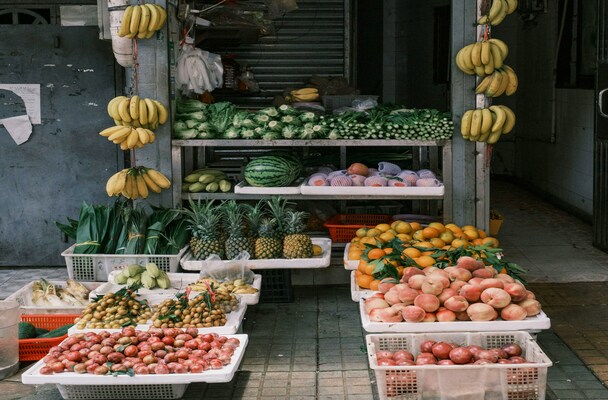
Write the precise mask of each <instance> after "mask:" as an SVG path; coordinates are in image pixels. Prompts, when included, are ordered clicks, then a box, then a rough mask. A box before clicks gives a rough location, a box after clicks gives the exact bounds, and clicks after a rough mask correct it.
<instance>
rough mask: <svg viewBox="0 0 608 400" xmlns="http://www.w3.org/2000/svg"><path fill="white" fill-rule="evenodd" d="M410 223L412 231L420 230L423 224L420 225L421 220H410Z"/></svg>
mask: <svg viewBox="0 0 608 400" xmlns="http://www.w3.org/2000/svg"><path fill="white" fill-rule="evenodd" d="M408 223H409V224H410V226H411V227H412V232H416V231H419V230H420V229H422V225H420V222H408Z"/></svg>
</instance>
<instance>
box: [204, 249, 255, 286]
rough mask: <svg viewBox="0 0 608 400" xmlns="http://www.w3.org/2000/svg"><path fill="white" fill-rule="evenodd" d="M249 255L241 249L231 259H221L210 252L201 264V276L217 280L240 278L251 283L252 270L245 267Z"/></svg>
mask: <svg viewBox="0 0 608 400" xmlns="http://www.w3.org/2000/svg"><path fill="white" fill-rule="evenodd" d="M250 257H251V256H250V255H249V253H248V252H246V251H242V252H240V253H239V255H238V256H236V258H235V259H233V260H222V259H221V258H219V257H218V256H217V255H216V254H211V255H210V256H209V257H207V259H206V260H205V261H204V262H203V265H202V266H201V272H200V277H201V278H213V279H215V280H216V281H218V282H224V281H234V280H236V279H241V280H242V281H243V282H244V283H247V284H252V283H253V275H254V274H253V271H251V270H250V269H249V267H247V260H249V258H250Z"/></svg>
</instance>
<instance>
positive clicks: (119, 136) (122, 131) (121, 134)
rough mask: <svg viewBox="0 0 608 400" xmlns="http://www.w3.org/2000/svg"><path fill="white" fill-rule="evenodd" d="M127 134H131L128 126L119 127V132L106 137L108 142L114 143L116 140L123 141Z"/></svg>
mask: <svg viewBox="0 0 608 400" xmlns="http://www.w3.org/2000/svg"><path fill="white" fill-rule="evenodd" d="M129 133H131V127H130V126H121V127H120V130H118V131H117V132H114V133H113V134H111V135H110V136H108V140H110V141H114V140H118V139H123V140H124V139H126V137H127V136H128V135H129Z"/></svg>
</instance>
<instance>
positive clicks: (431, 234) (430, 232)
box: [422, 226, 440, 239]
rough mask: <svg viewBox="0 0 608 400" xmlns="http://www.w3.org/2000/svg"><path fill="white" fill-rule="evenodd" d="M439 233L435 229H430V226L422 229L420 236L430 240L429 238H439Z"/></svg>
mask: <svg viewBox="0 0 608 400" xmlns="http://www.w3.org/2000/svg"><path fill="white" fill-rule="evenodd" d="M439 233H440V232H439V231H438V230H437V229H435V228H432V227H430V226H427V227H426V228H424V229H423V230H422V236H424V238H425V239H431V238H436V237H439Z"/></svg>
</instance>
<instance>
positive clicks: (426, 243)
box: [415, 241, 434, 249]
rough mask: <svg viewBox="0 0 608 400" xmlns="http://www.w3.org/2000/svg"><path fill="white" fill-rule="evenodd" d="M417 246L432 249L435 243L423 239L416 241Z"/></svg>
mask: <svg viewBox="0 0 608 400" xmlns="http://www.w3.org/2000/svg"><path fill="white" fill-rule="evenodd" d="M415 246H416V247H425V248H427V249H430V248H431V247H434V246H433V244H432V243H431V242H427V241H423V242H420V243H416V244H415Z"/></svg>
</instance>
